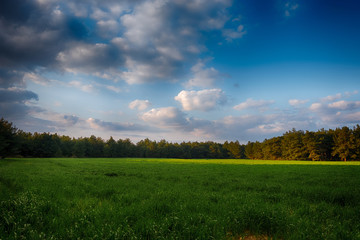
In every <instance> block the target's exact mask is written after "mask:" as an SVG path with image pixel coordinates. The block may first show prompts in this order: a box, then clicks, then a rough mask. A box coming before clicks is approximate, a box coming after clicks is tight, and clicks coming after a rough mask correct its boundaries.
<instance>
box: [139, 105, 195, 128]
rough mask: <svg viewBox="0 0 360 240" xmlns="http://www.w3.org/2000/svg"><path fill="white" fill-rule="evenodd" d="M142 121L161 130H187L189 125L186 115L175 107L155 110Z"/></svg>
mask: <svg viewBox="0 0 360 240" xmlns="http://www.w3.org/2000/svg"><path fill="white" fill-rule="evenodd" d="M141 119H142V120H143V121H145V122H148V123H151V124H154V125H156V126H158V127H161V128H174V129H186V128H187V127H188V125H189V122H188V120H187V119H186V118H185V114H184V113H183V112H181V111H180V110H179V109H177V108H175V107H165V108H153V109H151V110H150V111H148V112H146V113H144V114H142V116H141Z"/></svg>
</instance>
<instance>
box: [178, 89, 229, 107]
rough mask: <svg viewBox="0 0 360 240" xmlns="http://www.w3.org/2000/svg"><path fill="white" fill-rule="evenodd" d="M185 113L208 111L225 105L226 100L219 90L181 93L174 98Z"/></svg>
mask: <svg viewBox="0 0 360 240" xmlns="http://www.w3.org/2000/svg"><path fill="white" fill-rule="evenodd" d="M174 99H175V100H176V101H178V102H180V103H181V105H182V108H183V109H184V110H185V111H192V110H199V111H209V110H213V109H215V107H216V106H218V105H222V104H225V103H226V101H227V99H226V95H225V93H224V92H223V91H222V90H221V89H216V88H215V89H205V90H200V91H185V90H183V91H181V92H180V93H179V94H178V95H177V96H176V97H175V98H174Z"/></svg>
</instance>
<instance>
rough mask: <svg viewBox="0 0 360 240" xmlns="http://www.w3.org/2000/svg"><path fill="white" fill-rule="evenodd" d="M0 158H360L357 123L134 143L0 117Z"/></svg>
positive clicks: (321, 159)
mask: <svg viewBox="0 0 360 240" xmlns="http://www.w3.org/2000/svg"><path fill="white" fill-rule="evenodd" d="M0 157H1V158H4V157H40V158H51V157H58V158H61V157H74V158H83V157H88V158H100V157H109V158H122V157H139V158H185V159H186V158H195V159H196V158H214V159H221V158H224V159H226V158H228V159H265V160H312V161H354V160H360V125H359V124H357V125H356V126H354V127H353V128H349V127H347V126H344V127H342V128H336V129H335V130H333V129H329V130H325V129H321V130H318V131H316V132H314V131H303V130H296V129H292V130H290V131H287V132H285V133H284V134H283V135H282V136H278V137H273V138H270V139H265V140H264V141H262V142H259V141H255V142H251V141H249V142H248V143H247V144H240V143H239V141H225V142H224V143H217V142H213V141H206V142H197V141H195V142H190V141H188V142H185V141H184V142H181V143H172V142H168V141H166V140H160V141H155V140H154V141H153V140H150V139H148V138H146V139H144V140H141V141H139V142H137V143H133V142H132V141H131V140H130V139H129V138H126V139H118V140H117V141H116V140H114V139H113V137H110V139H108V140H104V139H102V138H100V137H96V136H94V135H91V136H90V137H79V138H74V137H73V138H71V137H69V136H65V135H58V134H57V133H54V134H51V133H46V132H44V133H37V132H35V133H30V132H24V131H22V130H20V129H17V128H16V127H14V126H13V124H12V123H11V122H8V121H6V120H5V119H4V118H1V119H0Z"/></svg>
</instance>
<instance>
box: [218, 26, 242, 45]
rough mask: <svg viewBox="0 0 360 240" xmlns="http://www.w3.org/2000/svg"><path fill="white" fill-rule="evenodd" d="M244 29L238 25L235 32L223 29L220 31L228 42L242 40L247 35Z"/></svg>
mask: <svg viewBox="0 0 360 240" xmlns="http://www.w3.org/2000/svg"><path fill="white" fill-rule="evenodd" d="M244 28H245V27H244V25H242V24H240V25H239V26H238V27H237V28H236V29H235V30H233V29H224V30H223V31H222V34H223V36H224V37H225V39H226V41H228V42H230V41H232V40H233V39H237V38H242V37H243V36H244V35H245V34H246V33H247V32H246V30H245V29H244Z"/></svg>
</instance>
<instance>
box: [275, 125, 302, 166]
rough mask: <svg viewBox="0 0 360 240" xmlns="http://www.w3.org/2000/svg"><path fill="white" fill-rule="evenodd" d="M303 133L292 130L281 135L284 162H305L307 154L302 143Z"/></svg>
mask: <svg viewBox="0 0 360 240" xmlns="http://www.w3.org/2000/svg"><path fill="white" fill-rule="evenodd" d="M303 136H304V132H303V131H296V130H295V129H292V130H291V131H288V132H286V133H285V134H284V135H283V138H282V141H281V148H282V158H283V159H286V160H305V159H306V158H307V154H306V151H305V146H304V143H303V141H302V139H303Z"/></svg>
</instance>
